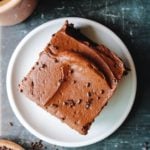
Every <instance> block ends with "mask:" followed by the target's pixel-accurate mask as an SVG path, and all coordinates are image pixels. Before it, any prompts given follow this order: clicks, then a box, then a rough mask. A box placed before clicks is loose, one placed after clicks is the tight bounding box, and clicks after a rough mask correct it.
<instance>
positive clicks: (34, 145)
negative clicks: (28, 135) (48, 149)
mask: <svg viewBox="0 0 150 150" xmlns="http://www.w3.org/2000/svg"><path fill="white" fill-rule="evenodd" d="M43 147H44V145H43V144H42V140H39V142H31V149H32V150H41V149H43Z"/></svg>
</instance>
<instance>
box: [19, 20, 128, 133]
mask: <svg viewBox="0 0 150 150" xmlns="http://www.w3.org/2000/svg"><path fill="white" fill-rule="evenodd" d="M124 70H125V68H124V64H123V62H122V61H121V60H120V59H119V57H118V56H117V55H116V54H114V53H113V52H111V51H110V50H109V49H108V48H106V47H105V46H104V45H98V44H96V43H94V42H92V41H91V40H89V39H88V38H87V37H85V36H84V35H82V34H81V33H80V32H79V31H78V30H77V29H75V28H74V27H73V25H72V24H68V22H66V23H65V25H64V26H63V27H62V28H61V29H60V30H59V31H58V32H57V33H56V34H55V35H53V37H52V39H51V42H50V43H49V44H48V45H47V47H46V48H45V50H44V51H43V52H41V53H40V56H39V59H38V61H37V62H36V63H35V65H34V66H33V67H32V69H31V70H30V72H29V73H28V74H27V75H26V77H25V78H24V79H23V80H22V82H21V83H20V84H19V90H20V92H22V93H24V94H25V95H26V96H27V97H28V98H30V99H31V100H32V101H34V102H36V103H37V104H38V105H39V106H41V107H42V108H43V109H45V110H46V111H48V112H49V113H50V114H52V115H54V116H56V117H57V118H59V119H61V120H62V121H63V122H65V123H66V124H68V125H69V126H70V127H71V128H73V129H75V130H76V131H78V132H79V133H80V134H84V135H85V134H87V132H88V129H89V128H90V126H91V124H92V122H93V121H94V119H95V118H96V116H98V114H99V113H100V112H101V110H102V109H103V107H104V106H105V105H106V104H107V102H108V100H109V99H110V97H111V96H112V95H113V93H114V91H115V89H116V87H117V84H118V82H119V80H120V79H121V78H122V76H123V72H124Z"/></svg>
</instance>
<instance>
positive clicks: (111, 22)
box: [0, 0, 150, 150]
mask: <svg viewBox="0 0 150 150" xmlns="http://www.w3.org/2000/svg"><path fill="white" fill-rule="evenodd" d="M67 16H78V17H84V18H89V19H92V20H95V21H98V22H100V23H102V24H104V25H106V26H107V27H109V28H110V29H112V30H113V31H114V32H115V33H116V34H117V35H118V36H119V37H120V38H121V39H122V40H123V41H124V42H125V44H126V45H127V47H128V48H129V50H130V52H131V54H132V57H133V59H134V62H135V65H136V69H137V76H138V89H137V95H136V99H135V103H134V106H133V109H132V111H131V113H130V114H129V116H128V118H127V119H126V121H125V122H124V123H123V125H122V126H121V127H120V128H119V129H118V130H117V131H116V132H115V133H114V134H112V135H111V136H109V137H108V138H107V139H105V140H103V141H101V142H99V143H96V144H93V145H90V146H87V147H82V148H79V149H80V150H81V149H83V150H90V149H91V150H114V149H115V150H148V149H150V1H149V0H54V1H53V0H50V1H49V0H41V1H40V2H39V5H38V7H37V9H36V10H35V12H34V13H33V14H32V16H31V17H29V18H28V19H27V20H26V21H25V22H23V23H21V24H18V25H15V26H12V27H3V28H2V41H1V42H2V43H1V45H0V47H1V59H0V64H1V68H0V73H1V82H0V91H1V102H2V104H1V112H2V120H1V122H0V123H1V126H2V127H1V130H2V135H1V138H6V139H11V140H13V141H15V142H17V143H20V144H21V145H23V146H24V147H25V148H26V149H27V150H30V149H31V142H36V141H37V142H38V141H39V139H37V138H36V137H34V136H33V135H31V134H30V133H29V132H28V131H27V130H26V129H25V128H24V127H23V126H22V125H21V124H20V123H19V121H18V120H17V118H16V117H15V115H14V113H13V112H12V110H11V108H10V105H9V102H8V98H7V93H6V82H5V79H6V70H7V66H8V62H9V60H10V57H11V54H12V53H13V51H14V49H15V47H16V46H17V44H18V43H19V42H20V40H21V39H22V38H23V37H24V36H25V35H26V34H27V33H28V32H29V31H31V30H32V29H34V28H35V27H37V26H38V25H40V24H42V23H44V22H47V21H49V20H52V19H54V18H58V17H67ZM42 143H43V145H44V146H46V147H47V149H49V150H51V149H52V150H55V149H61V150H66V149H67V148H63V147H57V146H54V145H49V144H47V143H45V142H42Z"/></svg>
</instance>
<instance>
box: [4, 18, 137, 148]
mask: <svg viewBox="0 0 150 150" xmlns="http://www.w3.org/2000/svg"><path fill="white" fill-rule="evenodd" d="M70 19H74V20H82V21H85V22H90V23H91V24H95V25H98V26H101V27H102V28H103V29H105V30H107V32H109V33H111V35H113V38H114V39H115V40H117V41H118V42H119V44H121V47H122V48H123V51H125V54H126V57H127V59H128V61H129V64H130V65H131V68H132V71H133V75H134V81H133V84H134V89H133V91H134V93H132V101H131V100H130V101H129V104H128V105H129V106H128V107H127V110H126V111H125V112H126V113H124V114H123V115H122V117H121V118H119V120H118V122H116V123H115V124H114V126H113V128H111V130H110V132H106V133H107V134H104V135H103V137H102V138H98V137H96V138H93V139H90V140H87V141H82V142H62V141H58V140H54V139H52V138H48V137H46V136H43V135H42V134H41V133H39V132H38V131H36V130H35V129H33V127H31V126H30V125H29V124H28V123H27V121H26V120H25V119H24V118H22V115H21V114H20V113H19V112H20V111H19V110H18V108H17V106H16V104H15V99H14V97H13V92H12V90H11V86H12V84H11V75H12V71H13V66H14V63H15V59H16V58H17V56H18V54H19V52H20V51H21V49H22V47H23V45H24V44H25V43H26V41H27V40H28V39H30V38H31V37H32V36H33V35H34V34H35V33H37V32H39V31H40V30H42V29H44V28H46V27H47V26H49V24H55V23H56V22H59V21H61V20H70ZM6 89H7V95H8V100H9V103H10V105H11V109H12V110H13V112H14V114H15V116H16V117H17V119H18V120H19V121H20V123H21V124H22V126H24V127H25V128H26V129H27V130H28V131H29V132H30V133H31V134H33V135H35V136H36V137H37V138H40V139H42V140H44V141H46V142H48V143H50V144H54V145H58V146H65V147H82V146H87V145H90V144H94V143H96V142H99V141H102V140H104V139H105V138H107V137H108V136H110V135H111V134H112V133H114V132H115V131H116V130H117V129H118V128H119V127H120V126H121V125H122V124H123V122H124V121H125V120H126V118H127V117H128V115H129V113H130V111H131V109H132V106H133V104H134V101H135V96H136V91H137V74H136V69H135V64H134V61H133V58H132V56H131V54H130V51H129V50H128V48H127V47H126V45H125V44H124V42H123V41H122V40H121V39H120V38H119V37H118V36H117V35H116V34H115V33H114V32H113V31H112V30H111V29H109V28H108V27H107V26H104V25H102V24H101V23H99V22H96V21H93V20H90V19H85V18H80V17H63V18H56V19H53V20H50V21H48V22H46V23H43V24H41V25H39V26H37V27H35V28H34V29H33V30H31V31H30V32H29V33H28V34H27V35H26V36H25V37H24V38H23V39H22V40H21V41H20V42H19V44H18V45H17V47H16V48H15V50H14V51H13V53H12V55H11V59H10V61H9V64H8V68H7V75H6ZM130 99H131V98H130Z"/></svg>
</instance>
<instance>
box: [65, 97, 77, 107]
mask: <svg viewBox="0 0 150 150" xmlns="http://www.w3.org/2000/svg"><path fill="white" fill-rule="evenodd" d="M64 104H65V105H67V106H69V107H73V106H75V102H74V100H73V99H68V100H66V101H65V102H64Z"/></svg>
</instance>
